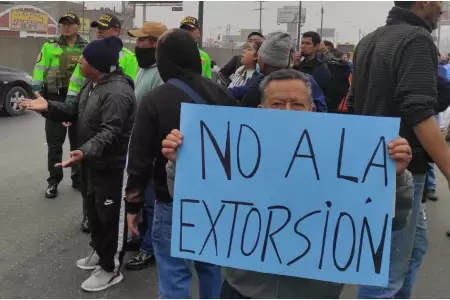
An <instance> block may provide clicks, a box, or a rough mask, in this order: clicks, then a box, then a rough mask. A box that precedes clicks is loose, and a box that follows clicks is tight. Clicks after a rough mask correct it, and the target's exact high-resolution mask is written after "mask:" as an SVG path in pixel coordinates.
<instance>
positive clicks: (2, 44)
mask: <svg viewBox="0 0 450 300" xmlns="http://www.w3.org/2000/svg"><path fill="white" fill-rule="evenodd" d="M46 41H47V40H46V39H43V38H13V37H0V65H1V66H4V67H9V68H14V69H19V70H23V71H26V72H28V73H30V74H31V73H32V72H33V68H34V65H35V63H36V58H37V56H38V54H39V51H41V47H42V44H43V43H45V42H46ZM126 47H127V48H129V49H131V50H133V49H134V44H126ZM204 50H205V51H206V52H207V53H208V54H209V56H210V57H211V60H214V61H216V62H217V64H218V65H219V66H223V65H224V64H226V63H227V62H228V61H229V60H230V58H231V57H232V56H233V55H236V54H239V53H240V52H241V50H240V49H237V50H234V51H232V50H231V49H224V48H205V49H204Z"/></svg>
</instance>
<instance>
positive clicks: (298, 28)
mask: <svg viewBox="0 0 450 300" xmlns="http://www.w3.org/2000/svg"><path fill="white" fill-rule="evenodd" d="M301 31H302V1H299V2H298V23H297V51H300V44H301V42H300V36H301V35H300V34H301V33H300V32H301Z"/></svg>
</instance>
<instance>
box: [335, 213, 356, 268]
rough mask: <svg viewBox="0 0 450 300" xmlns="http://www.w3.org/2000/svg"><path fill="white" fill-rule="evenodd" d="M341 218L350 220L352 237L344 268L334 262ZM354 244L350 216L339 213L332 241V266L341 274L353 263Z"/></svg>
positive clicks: (353, 229) (353, 228)
mask: <svg viewBox="0 0 450 300" xmlns="http://www.w3.org/2000/svg"><path fill="white" fill-rule="evenodd" d="M343 217H347V218H348V219H349V220H350V223H351V224H352V231H353V233H352V237H353V244H352V250H351V251H350V257H349V258H348V260H347V263H346V264H345V266H343V267H341V266H339V265H338V263H337V261H336V245H337V240H338V236H339V227H340V225H341V220H342V218H343ZM355 244H356V229H355V222H354V221H353V218H352V216H350V215H349V214H348V213H346V212H341V213H340V214H339V218H338V221H337V224H336V229H335V231H334V240H333V261H334V266H335V267H336V268H337V269H338V270H339V271H341V272H343V271H346V270H347V269H348V267H349V266H350V265H351V264H352V261H353V256H355Z"/></svg>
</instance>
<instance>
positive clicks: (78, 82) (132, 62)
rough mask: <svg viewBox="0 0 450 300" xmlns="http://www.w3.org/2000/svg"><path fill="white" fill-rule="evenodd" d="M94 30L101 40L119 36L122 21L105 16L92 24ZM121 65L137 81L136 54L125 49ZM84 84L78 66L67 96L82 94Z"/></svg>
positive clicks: (123, 49)
mask: <svg viewBox="0 0 450 300" xmlns="http://www.w3.org/2000/svg"><path fill="white" fill-rule="evenodd" d="M91 27H92V28H97V39H98V40H101V39H103V38H105V37H108V36H119V35H120V29H121V27H122V25H121V23H120V20H119V19H118V18H117V17H116V16H115V15H113V14H104V15H103V16H101V17H100V19H99V20H98V21H93V22H92V23H91ZM119 65H120V68H121V69H122V71H123V72H124V73H125V75H128V76H130V77H131V79H133V80H134V79H136V75H137V72H138V70H139V66H138V63H137V60H136V56H135V55H134V53H133V52H132V51H130V50H128V49H127V48H125V47H123V48H122V51H120V57H119ZM83 83H84V77H83V75H81V69H80V66H79V65H78V66H77V67H76V68H75V71H74V72H73V75H72V78H70V84H69V92H68V94H67V96H69V97H75V96H77V95H78V93H79V92H80V89H81V87H82V86H83Z"/></svg>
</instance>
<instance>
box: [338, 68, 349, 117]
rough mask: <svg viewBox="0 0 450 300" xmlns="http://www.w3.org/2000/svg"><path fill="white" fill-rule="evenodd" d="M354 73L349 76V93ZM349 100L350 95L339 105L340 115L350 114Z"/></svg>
mask: <svg viewBox="0 0 450 300" xmlns="http://www.w3.org/2000/svg"><path fill="white" fill-rule="evenodd" d="M352 77H353V75H352V73H350V76H348V83H349V92H350V88H351V85H352ZM347 98H348V93H347V95H346V96H345V97H344V98H343V99H342V100H341V103H339V106H338V109H337V112H338V113H342V114H346V113H348V108H347Z"/></svg>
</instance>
